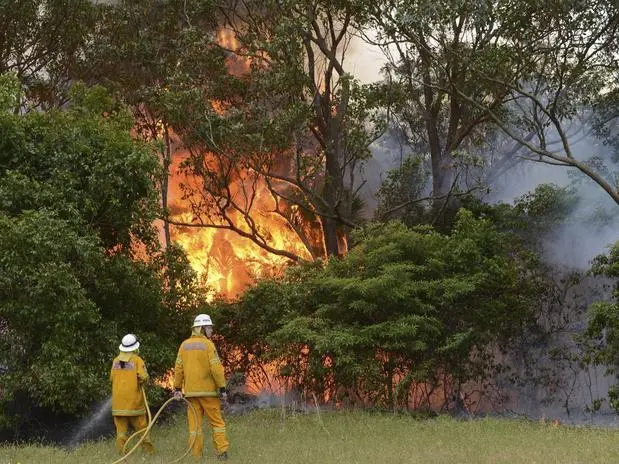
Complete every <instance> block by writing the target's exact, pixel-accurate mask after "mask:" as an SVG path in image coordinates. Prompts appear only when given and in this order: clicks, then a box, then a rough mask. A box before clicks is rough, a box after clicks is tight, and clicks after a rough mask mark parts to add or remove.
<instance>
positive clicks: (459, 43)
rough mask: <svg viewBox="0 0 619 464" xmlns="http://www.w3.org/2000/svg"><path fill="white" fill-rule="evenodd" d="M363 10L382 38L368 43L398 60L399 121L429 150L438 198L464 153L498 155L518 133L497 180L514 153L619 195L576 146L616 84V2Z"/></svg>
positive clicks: (394, 76) (392, 67)
mask: <svg viewBox="0 0 619 464" xmlns="http://www.w3.org/2000/svg"><path fill="white" fill-rule="evenodd" d="M360 5H362V8H363V9H364V11H365V13H364V15H362V16H360V20H361V25H362V26H365V27H367V26H371V27H372V28H373V29H374V30H375V31H376V34H374V35H372V34H366V35H367V36H368V37H367V39H368V40H369V41H370V42H372V43H374V44H377V45H379V46H380V47H381V48H382V49H383V50H384V52H385V53H386V55H387V57H388V64H387V66H386V73H387V77H388V79H389V82H390V83H391V84H392V88H393V90H392V91H391V94H392V95H394V96H395V97H396V98H395V99H394V104H393V110H394V111H393V114H394V117H395V118H396V119H397V120H398V121H402V122H403V124H401V126H403V127H405V128H406V131H407V133H408V136H409V139H410V140H412V141H417V143H420V144H421V146H422V147H423V148H425V150H427V153H428V154H429V157H430V160H431V167H432V180H433V195H434V196H435V197H444V196H445V195H446V192H448V191H450V190H451V189H452V188H453V187H454V179H455V178H456V177H457V167H458V165H459V162H458V158H457V157H455V156H454V155H455V154H459V153H460V152H463V151H464V152H476V151H477V152H483V151H488V152H492V151H496V146H495V143H496V141H497V140H503V142H502V143H503V144H505V137H507V139H511V140H513V141H514V144H513V145H511V146H509V147H506V148H505V153H506V154H507V155H508V156H507V157H503V159H502V162H501V163H499V164H500V165H499V164H497V165H495V168H499V169H494V171H495V172H498V171H500V170H502V169H504V168H505V167H506V166H509V165H510V164H512V160H513V158H514V157H515V156H517V157H518V158H521V159H527V160H533V161H541V162H546V163H550V164H556V165H560V166H567V167H574V168H576V169H578V170H580V171H581V172H583V173H584V174H585V175H587V176H589V177H590V178H591V179H593V180H594V181H595V182H597V183H598V184H599V185H600V186H601V187H602V188H604V190H606V191H607V192H608V193H609V194H610V195H611V196H612V197H613V198H614V199H615V201H617V199H619V196H617V190H616V188H615V187H613V186H612V185H611V184H609V183H608V179H604V178H603V176H601V175H600V173H599V172H596V171H595V169H592V167H591V166H590V165H589V164H588V163H587V162H586V161H585V160H584V159H583V158H585V157H587V154H582V156H579V155H578V154H574V153H572V150H571V146H572V145H573V137H572V135H573V133H572V132H573V129H574V127H579V126H580V123H581V122H582V121H581V120H580V119H579V118H581V117H582V116H583V115H585V116H589V113H588V110H589V108H590V106H591V105H592V104H593V103H594V102H595V101H596V99H597V98H598V97H600V95H601V94H602V93H604V92H608V91H609V90H610V89H611V88H613V87H615V86H616V69H617V63H616V55H615V54H614V52H613V50H616V45H617V27H618V19H617V6H616V3H615V2H612V1H596V2H589V3H585V2H579V1H558V0H557V1H551V2H537V1H531V0H513V1H509V2H496V1H491V0H488V1H483V2H467V1H461V0H439V1H425V0H421V1H412V2H409V1H406V2H405V1H397V0H396V1H387V2H381V3H378V4H376V3H374V2H365V1H363V0H362V1H361V2H360ZM497 130H499V131H500V132H501V133H502V134H503V135H502V138H501V137H500V136H499V135H497ZM497 137H499V139H497ZM484 143H486V144H488V145H483V144H484ZM493 155H494V156H493V157H494V159H495V160H496V154H495V153H493ZM506 160H507V161H508V163H504V161H506ZM486 162H487V163H488V162H491V159H490V158H488V157H486Z"/></svg>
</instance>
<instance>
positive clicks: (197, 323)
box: [174, 314, 229, 461]
mask: <svg viewBox="0 0 619 464" xmlns="http://www.w3.org/2000/svg"><path fill="white" fill-rule="evenodd" d="M212 334H213V322H212V321H211V317H210V316H209V315H207V314H199V315H198V316H196V318H195V319H194V322H193V327H192V330H191V337H189V338H188V339H187V340H185V341H184V342H183V343H181V346H180V348H179V349H178V356H177V357H176V365H175V368H174V389H175V392H174V397H175V398H176V399H181V398H183V394H184V396H185V398H186V399H187V401H189V403H191V405H192V406H193V408H194V409H195V412H196V414H195V415H194V414H193V413H191V411H187V423H188V427H189V441H190V443H191V442H192V440H193V446H192V449H191V453H192V455H193V457H194V458H195V459H196V461H198V460H200V457H201V456H202V449H203V447H204V436H203V435H202V420H203V417H204V415H206V417H207V419H208V423H209V426H210V427H211V429H212V433H213V447H214V448H215V452H216V453H217V458H218V459H219V460H226V459H228V453H227V450H228V445H229V443H228V438H227V437H226V424H225V423H224V420H223V418H222V416H221V403H222V401H224V402H225V401H226V400H227V393H226V379H225V377H224V368H223V366H222V365H221V361H220V360H219V356H218V355H217V350H216V349H215V345H214V344H213V342H212V341H211V340H210V338H211V336H212ZM196 416H197V417H196ZM194 437H195V440H194Z"/></svg>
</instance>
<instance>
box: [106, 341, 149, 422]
mask: <svg viewBox="0 0 619 464" xmlns="http://www.w3.org/2000/svg"><path fill="white" fill-rule="evenodd" d="M121 361H124V362H125V364H124V367H123V365H122V363H121ZM110 379H111V380H112V415H113V416H140V415H142V414H146V408H145V405H144V398H143V397H142V391H141V389H140V386H141V384H142V383H143V382H145V381H146V380H147V379H148V373H147V372H146V366H145V365H144V361H143V360H142V358H140V357H139V356H138V355H137V354H134V353H131V355H130V356H127V353H121V354H120V355H118V356H117V357H116V358H115V359H114V362H112V370H111V372H110Z"/></svg>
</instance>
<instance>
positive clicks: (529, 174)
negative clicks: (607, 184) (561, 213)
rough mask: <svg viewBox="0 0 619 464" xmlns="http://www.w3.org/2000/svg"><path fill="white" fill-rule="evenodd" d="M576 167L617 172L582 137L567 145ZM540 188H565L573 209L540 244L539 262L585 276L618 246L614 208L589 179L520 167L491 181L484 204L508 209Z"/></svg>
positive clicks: (607, 154)
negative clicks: (541, 259) (598, 259)
mask: <svg viewBox="0 0 619 464" xmlns="http://www.w3.org/2000/svg"><path fill="white" fill-rule="evenodd" d="M572 150H573V153H574V154H575V156H576V157H577V158H578V159H579V160H581V161H589V160H591V162H594V163H595V164H596V167H597V168H598V169H600V170H606V172H607V173H608V176H609V177H610V176H612V172H619V166H617V165H616V164H615V163H614V161H613V160H612V156H611V154H612V151H611V149H610V148H609V147H607V146H605V145H604V144H602V143H601V141H600V140H598V139H596V138H595V137H594V136H592V135H589V136H586V137H584V138H582V139H580V140H579V141H577V142H575V143H574V144H573V145H572ZM544 183H553V184H556V185H558V186H559V187H570V188H572V189H573V191H574V193H575V203H574V207H573V209H572V212H571V214H570V216H569V217H568V218H567V220H566V221H565V223H563V224H561V225H559V226H557V228H556V229H555V230H551V231H548V233H547V235H546V237H544V240H543V250H542V253H543V257H544V258H545V260H547V261H548V262H550V263H554V264H558V265H563V266H567V267H569V268H572V269H576V270H581V271H584V270H586V269H588V268H589V267H590V265H591V260H592V259H593V258H594V257H595V256H597V255H599V254H601V253H605V252H607V251H608V247H609V246H612V245H613V244H614V243H615V242H616V241H618V240H619V205H617V204H616V203H615V202H614V201H613V200H612V199H611V198H610V196H609V195H608V194H607V193H606V192H605V191H604V190H603V189H602V188H601V187H600V186H599V185H597V184H595V183H594V182H593V181H592V180H591V179H589V178H587V177H586V176H585V175H584V174H582V173H580V172H579V171H577V170H576V169H575V168H565V167H560V166H550V165H547V164H543V163H536V162H532V161H522V162H520V163H518V164H517V165H516V166H515V167H514V168H512V169H511V170H509V171H507V172H506V173H504V174H503V175H502V176H501V177H499V178H498V179H496V182H494V183H493V185H492V186H491V189H490V192H491V193H490V196H489V198H488V200H489V201H490V202H492V203H498V202H504V203H508V204H513V203H514V201H515V200H517V199H518V198H519V197H521V196H522V195H524V194H526V193H527V192H530V191H532V190H534V189H535V188H536V187H537V186H539V185H541V184H544Z"/></svg>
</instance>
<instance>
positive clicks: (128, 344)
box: [118, 334, 140, 353]
mask: <svg viewBox="0 0 619 464" xmlns="http://www.w3.org/2000/svg"><path fill="white" fill-rule="evenodd" d="M139 347H140V342H138V337H136V336H135V335H133V334H127V335H125V336H124V337H123V340H122V343H121V344H120V346H119V347H118V349H119V350H120V351H124V352H126V353H127V352H129V351H135V350H137V349H138V348H139Z"/></svg>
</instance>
